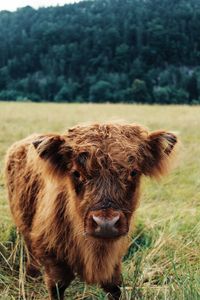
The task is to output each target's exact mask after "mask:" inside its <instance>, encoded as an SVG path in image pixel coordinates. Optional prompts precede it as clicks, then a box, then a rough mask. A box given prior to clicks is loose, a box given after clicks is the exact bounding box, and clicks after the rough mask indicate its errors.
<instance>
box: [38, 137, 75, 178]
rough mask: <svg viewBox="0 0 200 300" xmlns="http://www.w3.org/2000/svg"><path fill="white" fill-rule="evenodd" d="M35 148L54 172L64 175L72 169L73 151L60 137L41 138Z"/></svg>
mask: <svg viewBox="0 0 200 300" xmlns="http://www.w3.org/2000/svg"><path fill="white" fill-rule="evenodd" d="M33 146H34V147H35V150H36V151H37V153H38V155H39V157H40V158H41V159H43V160H45V161H47V162H48V165H49V169H50V170H51V171H52V172H58V173H63V172H66V171H67V170H68V169H69V168H70V165H71V159H72V156H73V149H72V147H71V146H70V145H69V144H68V143H67V142H66V140H65V139H64V138H62V137H61V136H60V135H44V136H39V137H38V138H36V139H35V140H34V141H33Z"/></svg>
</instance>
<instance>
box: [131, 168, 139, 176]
mask: <svg viewBox="0 0 200 300" xmlns="http://www.w3.org/2000/svg"><path fill="white" fill-rule="evenodd" d="M137 175H138V170H136V169H134V170H132V171H131V172H130V176H131V177H132V178H134V177H136V176H137Z"/></svg>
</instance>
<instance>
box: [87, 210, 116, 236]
mask: <svg viewBox="0 0 200 300" xmlns="http://www.w3.org/2000/svg"><path fill="white" fill-rule="evenodd" d="M92 219H93V223H94V226H95V230H94V235H95V236H97V237H102V238H114V237H117V236H118V235H119V230H118V227H117V224H118V223H119V220H120V214H119V215H116V216H114V217H112V218H109V219H107V218H103V217H99V216H95V215H93V216H92Z"/></svg>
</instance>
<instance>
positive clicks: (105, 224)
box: [85, 208, 128, 239]
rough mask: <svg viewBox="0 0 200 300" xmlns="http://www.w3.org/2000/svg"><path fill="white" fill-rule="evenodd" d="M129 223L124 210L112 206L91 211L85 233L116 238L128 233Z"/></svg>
mask: <svg viewBox="0 0 200 300" xmlns="http://www.w3.org/2000/svg"><path fill="white" fill-rule="evenodd" d="M127 232H128V224H127V220H126V217H125V216H124V214H123V212H121V211H118V210H113V209H112V208H109V209H103V210H95V211H90V212H89V213H88V215H87V218H86V222H85V233H86V234H88V235H90V236H93V237H96V238H104V239H105V238H107V239H114V238H118V237H120V236H122V235H125V234H127Z"/></svg>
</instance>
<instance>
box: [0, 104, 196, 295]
mask: <svg viewBox="0 0 200 300" xmlns="http://www.w3.org/2000/svg"><path fill="white" fill-rule="evenodd" d="M116 120H117V121H120V120H121V121H126V122H132V123H135V122H138V123H141V124H143V125H145V126H147V127H149V128H150V129H152V130H153V129H160V128H162V129H169V130H172V131H174V132H176V133H177V134H178V136H179V137H180V139H181V141H182V145H183V146H182V150H181V156H180V162H179V165H178V167H177V168H176V169H175V170H174V171H173V172H172V173H171V175H170V176H168V177H166V178H165V179H163V180H162V181H161V182H159V183H157V182H155V181H150V180H149V179H144V180H143V193H142V197H141V203H140V207H139V208H138V211H137V214H136V222H135V224H136V227H135V232H134V234H133V239H132V243H131V245H130V249H129V252H128V253H127V255H126V257H125V258H124V264H123V277H124V286H123V288H122V292H123V296H122V299H125V300H128V299H141V300H143V299H148V300H149V299H150V300H151V299H169V300H173V299H188V300H195V299H200V107H198V106H195V107H188V106H142V105H141V106H139V105H138V106H136V105H110V104H105V105H92V104H91V105H90V104H89V105H86V104H83V105H79V104H32V103H0V121H1V122H0V168H1V175H0V299H2V300H3V299H27V300H29V299H45V297H47V294H46V289H45V287H44V285H43V283H42V280H41V279H39V280H36V281H34V280H32V279H30V278H25V276H24V258H23V252H24V248H23V242H22V240H21V238H20V237H19V236H17V234H16V233H15V230H14V227H13V225H12V221H11V217H10V213H9V207H8V203H7V199H6V192H5V188H4V183H3V159H4V155H5V152H6V149H7V148H8V147H9V146H10V145H11V144H12V143H13V142H14V141H16V140H18V139H21V138H23V137H25V136H27V135H28V134H30V133H33V132H48V131H55V132H63V131H64V130H65V129H67V128H69V127H71V126H73V125H75V124H77V123H84V122H97V121H116ZM104 298H105V294H103V292H102V291H101V290H100V289H99V288H98V287H94V286H93V287H91V286H86V285H84V284H83V283H80V282H79V281H74V282H73V284H72V285H71V286H70V288H69V289H68V290H67V291H66V299H79V300H80V299H100V300H101V299H104Z"/></svg>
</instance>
